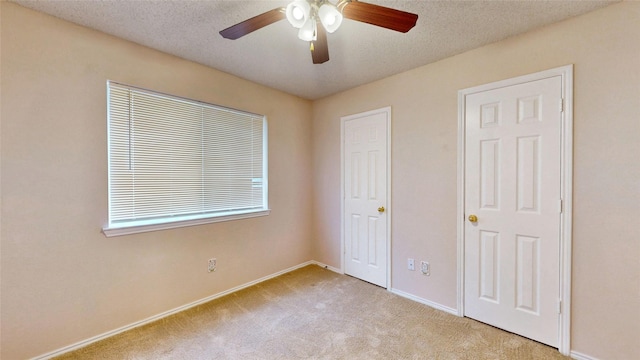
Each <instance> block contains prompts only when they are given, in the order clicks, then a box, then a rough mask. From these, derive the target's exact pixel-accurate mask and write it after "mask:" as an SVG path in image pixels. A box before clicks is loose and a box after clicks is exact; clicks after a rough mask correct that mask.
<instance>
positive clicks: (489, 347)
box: [56, 266, 568, 360]
mask: <svg viewBox="0 0 640 360" xmlns="http://www.w3.org/2000/svg"><path fill="white" fill-rule="evenodd" d="M56 359H210V360H214V359H215V360H217V359H474V360H478V359H568V358H567V357H564V356H562V355H560V353H559V352H558V351H557V350H556V349H553V348H551V347H548V346H545V345H542V344H539V343H536V342H534V341H531V340H528V339H525V338H522V337H520V336H517V335H514V334H511V333H508V332H504V331H501V330H498V329H496V328H493V327H491V326H488V325H485V324H482V323H479V322H476V321H474V320H471V319H467V318H459V317H456V316H454V315H451V314H447V313H444V312H442V311H439V310H435V309H432V308H430V307H428V306H425V305H422V304H420V303H416V302H414V301H411V300H408V299H405V298H402V297H400V296H397V295H395V294H392V293H390V292H388V291H386V290H384V289H382V288H379V287H377V286H374V285H371V284H368V283H366V282H363V281H360V280H357V279H354V278H351V277H349V276H344V275H339V274H336V273H334V272H331V271H329V270H325V269H323V268H320V267H318V266H307V267H305V268H302V269H299V270H296V271H294V272H291V273H288V274H285V275H282V276H279V277H277V278H275V279H272V280H269V281H266V282H263V283H260V284H258V285H255V286H253V287H251V288H248V289H245V290H242V291H239V292H236V293H234V294H231V295H228V296H225V297H222V298H219V299H216V300H214V301H211V302H209V303H206V304H204V305H200V306H198V307H195V308H192V309H189V310H187V311H184V312H182V313H179V314H176V315H173V316H170V317H167V318H165V319H162V320H159V321H157V322H155V323H152V324H148V325H145V326H142V327H139V328H136V329H133V330H130V331H127V332H125V333H122V334H119V335H116V336H114V337H111V338H109V339H106V340H103V341H100V342H98V343H94V344H92V345H89V346H87V347H85V348H82V349H79V350H77V351H74V352H71V353H67V354H65V355H62V356H60V357H57V358H56Z"/></svg>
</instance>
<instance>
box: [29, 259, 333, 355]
mask: <svg viewBox="0 0 640 360" xmlns="http://www.w3.org/2000/svg"><path fill="white" fill-rule="evenodd" d="M307 265H319V266H321V267H324V268H329V267H327V266H326V265H321V264H320V263H318V262H316V261H307V262H304V263H302V264H299V265H296V266H293V267H290V268H288V269H284V270H282V271H278V272H277V273H274V274H271V275H267V276H265V277H262V278H260V279H258V280H254V281H250V282H248V283H246V284H242V285H239V286H236V287H234V288H231V289H229V290H226V291H223V292H219V293H217V294H214V295H211V296H208V297H206V298H204V299H200V300H196V301H194V302H191V303H189V304H186V305H182V306H179V307H177V308H174V309H171V310H169V311H165V312H163V313H160V314H157V315H154V316H151V317H148V318H146V319H144V320H140V321H137V322H134V323H131V324H129V325H125V326H123V327H121V328H118V329H115V330H111V331H107V332H105V333H103V334H100V335H97V336H94V337H91V338H89V339H85V340H82V341H79V342H77V343H75V344H71V345H68V346H65V347H63V348H60V349H57V350H54V351H51V352H48V353H46V354H43V355H39V356H36V357H34V358H32V360H45V359H50V358H52V357H55V356H60V355H62V354H65V353H68V352H70V351H73V350H77V349H80V348H83V347H85V346H87V345H90V344H92V343H95V342H97V341H100V340H104V339H106V338H108V337H111V336H114V335H117V334H120V333H123V332H125V331H128V330H131V329H134V328H137V327H140V326H142V325H146V324H148V323H151V322H154V321H157V320H160V319H162V318H165V317H167V316H170V315H173V314H176V313H179V312H181V311H184V310H187V309H190V308H192V307H194V306H198V305H201V304H204V303H206V302H209V301H211V300H215V299H217V298H219V297H223V296H225V295H229V294H231V293H234V292H236V291H240V290H242V289H245V288H248V287H250V286H253V285H256V284H258V283H261V282H263V281H267V280H270V279H273V278H275V277H278V276H280V275H283V274H286V273H288V272H292V271H294V270H297V269H300V268H302V267H305V266H307ZM331 270H333V269H331Z"/></svg>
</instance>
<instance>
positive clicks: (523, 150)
mask: <svg viewBox="0 0 640 360" xmlns="http://www.w3.org/2000/svg"><path fill="white" fill-rule="evenodd" d="M561 86H562V82H561V77H560V76H555V77H550V78H546V79H542V80H537V81H529V82H525V83H521V84H517V85H512V86H507V87H502V88H497V89H493V90H487V91H483V92H478V93H473V94H469V95H467V96H466V99H465V153H464V156H465V169H464V171H465V180H464V191H465V200H464V210H465V228H464V231H465V238H464V254H465V255H464V269H465V270H464V279H465V281H464V287H465V288H464V313H465V316H468V317H471V318H474V319H476V320H479V321H482V322H485V323H488V324H491V325H494V326H496V327H499V328H502V329H505V330H508V331H510V332H514V333H517V334H520V335H523V336H525V337H528V338H531V339H534V340H537V341H539V342H542V343H545V344H548V345H551V346H554V347H557V346H558V332H559V286H560V259H559V253H560V248H559V247H560V230H561V229H560V220H561V211H562V208H561V207H562V205H561V201H560V199H561V126H562V88H561Z"/></svg>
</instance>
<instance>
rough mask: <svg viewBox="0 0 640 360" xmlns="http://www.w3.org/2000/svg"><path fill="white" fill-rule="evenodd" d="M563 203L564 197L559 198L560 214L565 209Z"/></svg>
mask: <svg viewBox="0 0 640 360" xmlns="http://www.w3.org/2000/svg"><path fill="white" fill-rule="evenodd" d="M563 205H564V204H563V203H562V199H560V200H558V212H560V214H562V211H563V210H564V209H563Z"/></svg>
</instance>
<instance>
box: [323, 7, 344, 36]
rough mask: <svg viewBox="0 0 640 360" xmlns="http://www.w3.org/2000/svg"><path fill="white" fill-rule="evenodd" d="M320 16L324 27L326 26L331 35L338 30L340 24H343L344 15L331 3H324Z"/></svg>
mask: <svg viewBox="0 0 640 360" xmlns="http://www.w3.org/2000/svg"><path fill="white" fill-rule="evenodd" d="M318 16H319V17H320V22H322V26H324V28H325V29H326V30H327V32H329V33H332V32H334V31H336V30H338V28H339V27H340V24H342V13H341V12H340V11H339V10H338V9H337V8H336V7H335V6H333V5H331V4H329V3H324V4H322V6H320V8H319V9H318Z"/></svg>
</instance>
